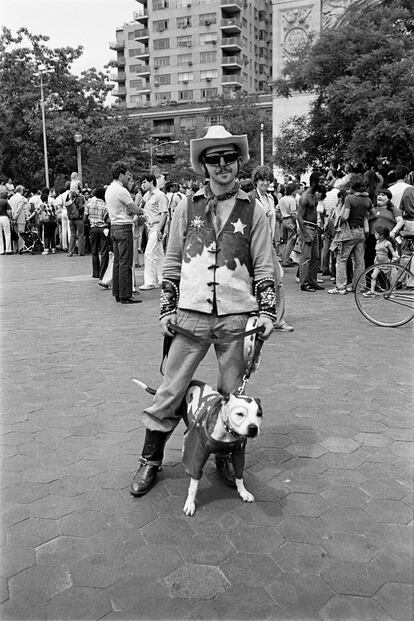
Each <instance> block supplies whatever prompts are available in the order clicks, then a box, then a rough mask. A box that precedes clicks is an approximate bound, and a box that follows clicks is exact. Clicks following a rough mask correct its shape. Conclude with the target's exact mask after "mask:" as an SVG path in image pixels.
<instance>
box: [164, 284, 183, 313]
mask: <svg viewBox="0 0 414 621" xmlns="http://www.w3.org/2000/svg"><path fill="white" fill-rule="evenodd" d="M179 285H180V281H179V280H170V279H168V278H167V279H165V280H163V281H162V285H161V298H160V319H162V318H163V317H166V316H167V315H173V314H174V313H176V311H177V307H178V298H179V289H178V288H179Z"/></svg>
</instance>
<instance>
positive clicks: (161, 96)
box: [155, 93, 171, 102]
mask: <svg viewBox="0 0 414 621" xmlns="http://www.w3.org/2000/svg"><path fill="white" fill-rule="evenodd" d="M168 99H171V93H155V101H157V102H158V101H168Z"/></svg>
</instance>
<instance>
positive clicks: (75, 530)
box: [59, 511, 108, 537]
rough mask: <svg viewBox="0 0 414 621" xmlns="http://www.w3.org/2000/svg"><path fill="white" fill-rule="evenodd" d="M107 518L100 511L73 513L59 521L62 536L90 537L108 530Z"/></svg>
mask: <svg viewBox="0 0 414 621" xmlns="http://www.w3.org/2000/svg"><path fill="white" fill-rule="evenodd" d="M107 526H108V524H107V521H106V516H105V514H104V513H101V512H100V511H73V512H72V513H69V515H65V516H64V517H63V518H61V519H60V520H59V527H60V532H61V534H62V535H73V536H74V537H89V536H90V535H94V534H95V533H98V532H99V531H100V530H104V529H105V528H107Z"/></svg>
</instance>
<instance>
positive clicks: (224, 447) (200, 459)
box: [183, 395, 246, 480]
mask: <svg viewBox="0 0 414 621" xmlns="http://www.w3.org/2000/svg"><path fill="white" fill-rule="evenodd" d="M199 405H200V407H199V408H198V409H197V411H196V412H195V413H194V414H193V415H192V417H191V418H190V419H189V420H187V421H186V422H187V424H188V431H187V433H186V436H185V439H184V452H183V464H184V469H185V471H186V473H187V474H189V475H190V476H191V477H192V478H193V479H197V480H199V479H201V477H202V476H203V467H204V465H205V463H206V461H207V459H208V458H209V456H210V455H211V453H218V454H222V455H228V454H229V453H231V460H232V463H233V468H234V472H235V475H236V478H237V479H242V478H243V470H244V457H245V449H246V438H237V439H236V440H233V441H232V442H221V441H219V440H214V439H213V438H212V437H211V432H212V431H213V429H214V426H215V424H216V421H217V416H218V415H219V412H220V409H221V407H222V396H221V395H208V396H206V397H205V398H204V399H202V401H201V402H200V404H199Z"/></svg>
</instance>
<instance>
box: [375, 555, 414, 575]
mask: <svg viewBox="0 0 414 621" xmlns="http://www.w3.org/2000/svg"><path fill="white" fill-rule="evenodd" d="M370 564H371V565H372V566H373V567H375V568H376V569H378V571H379V572H381V573H382V574H383V575H384V576H385V577H386V579H387V581H388V582H392V581H394V582H412V579H413V573H414V572H413V570H414V567H413V557H412V550H410V551H407V550H406V551H405V552H398V553H396V552H395V551H394V552H389V551H386V552H383V553H381V554H378V556H376V557H375V558H374V559H373V560H372V561H371V563H370Z"/></svg>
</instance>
